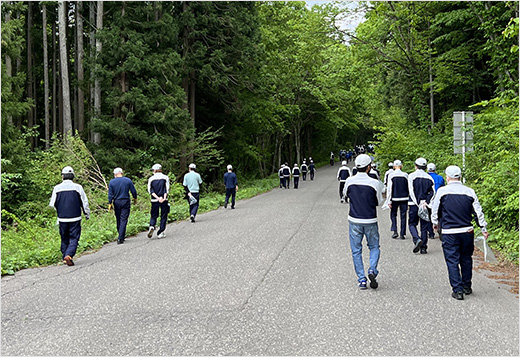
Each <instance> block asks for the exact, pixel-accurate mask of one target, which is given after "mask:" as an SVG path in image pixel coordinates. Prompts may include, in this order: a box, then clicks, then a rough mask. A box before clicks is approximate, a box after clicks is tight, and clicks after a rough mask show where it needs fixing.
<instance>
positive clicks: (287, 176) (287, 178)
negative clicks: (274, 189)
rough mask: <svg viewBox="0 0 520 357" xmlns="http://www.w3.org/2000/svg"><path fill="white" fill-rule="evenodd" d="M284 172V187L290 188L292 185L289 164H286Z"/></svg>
mask: <svg viewBox="0 0 520 357" xmlns="http://www.w3.org/2000/svg"><path fill="white" fill-rule="evenodd" d="M282 172H283V180H284V185H283V187H285V188H290V185H291V168H290V167H289V164H288V163H285V165H283V170H282Z"/></svg>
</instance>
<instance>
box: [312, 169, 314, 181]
mask: <svg viewBox="0 0 520 357" xmlns="http://www.w3.org/2000/svg"><path fill="white" fill-rule="evenodd" d="M312 180H314V171H311V181H312Z"/></svg>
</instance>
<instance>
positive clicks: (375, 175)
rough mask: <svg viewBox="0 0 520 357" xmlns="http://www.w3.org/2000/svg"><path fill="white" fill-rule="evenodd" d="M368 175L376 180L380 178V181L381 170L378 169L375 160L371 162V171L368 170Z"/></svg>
mask: <svg viewBox="0 0 520 357" xmlns="http://www.w3.org/2000/svg"><path fill="white" fill-rule="evenodd" d="M369 157H370V156H369ZM368 176H369V177H372V178H373V179H374V180H378V181H379V172H378V171H377V170H376V163H375V162H372V163H371V164H370V171H368Z"/></svg>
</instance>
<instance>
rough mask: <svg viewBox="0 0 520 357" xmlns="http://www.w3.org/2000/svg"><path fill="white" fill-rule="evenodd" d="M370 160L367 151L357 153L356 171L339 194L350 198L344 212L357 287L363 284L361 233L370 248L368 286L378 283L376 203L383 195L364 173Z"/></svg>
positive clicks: (374, 181) (363, 286) (379, 202)
mask: <svg viewBox="0 0 520 357" xmlns="http://www.w3.org/2000/svg"><path fill="white" fill-rule="evenodd" d="M371 161H372V160H371V159H370V157H369V156H368V155H365V154H360V155H358V156H357V157H356V160H355V161H354V162H355V165H356V168H357V169H358V173H357V175H356V176H352V177H349V178H348V179H347V181H346V183H345V187H344V189H343V196H344V197H345V198H346V199H348V200H349V201H350V209H349V214H348V221H349V239H350V248H351V249H352V260H353V262H354V270H355V272H356V275H357V277H358V287H359V288H360V289H361V290H365V289H366V288H367V278H366V275H365V270H364V267H363V256H362V241H363V236H366V239H367V245H368V249H370V267H369V269H368V271H367V273H368V278H369V279H370V287H371V288H372V289H376V288H377V287H378V282H377V281H376V277H377V275H378V274H379V272H378V270H377V265H378V263H379V255H380V250H379V229H378V226H377V206H378V205H380V204H381V203H383V196H382V194H381V185H379V182H378V181H376V180H374V179H373V178H370V177H369V176H368V175H367V173H368V172H369V170H370V163H371Z"/></svg>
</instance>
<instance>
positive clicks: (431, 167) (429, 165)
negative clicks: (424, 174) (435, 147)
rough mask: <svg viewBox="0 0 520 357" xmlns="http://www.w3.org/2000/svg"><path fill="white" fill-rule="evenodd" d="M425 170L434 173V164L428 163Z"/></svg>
mask: <svg viewBox="0 0 520 357" xmlns="http://www.w3.org/2000/svg"><path fill="white" fill-rule="evenodd" d="M426 168H427V169H428V171H435V170H436V169H437V167H436V166H435V164H434V163H433V162H430V163H429V164H428V165H427V166H426Z"/></svg>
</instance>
